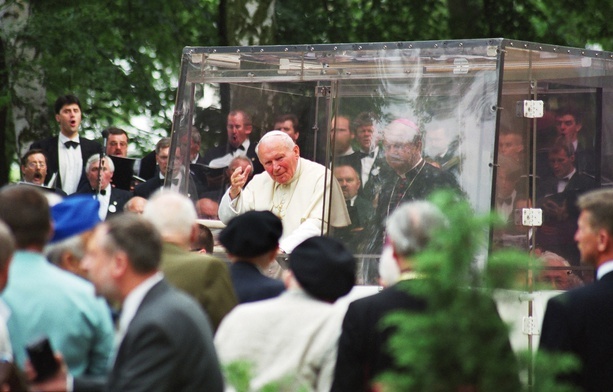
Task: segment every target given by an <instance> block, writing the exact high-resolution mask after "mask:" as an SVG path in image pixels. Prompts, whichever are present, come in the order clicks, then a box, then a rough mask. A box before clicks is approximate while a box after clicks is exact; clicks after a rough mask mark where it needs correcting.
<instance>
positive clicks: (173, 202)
mask: <svg viewBox="0 0 613 392" xmlns="http://www.w3.org/2000/svg"><path fill="white" fill-rule="evenodd" d="M143 217H144V218H146V219H147V220H148V221H149V222H151V223H153V226H155V228H156V229H157V230H158V231H159V232H160V234H161V235H162V238H165V237H168V236H173V237H174V236H178V237H181V239H183V240H184V241H189V239H190V236H191V233H192V227H193V225H194V223H196V219H198V214H197V213H196V207H194V203H193V202H192V201H191V200H190V199H189V198H188V197H187V196H184V195H182V194H180V193H177V192H174V191H168V190H164V189H162V190H159V191H157V192H155V193H154V194H153V196H152V197H151V198H150V199H149V201H147V204H146V205H145V209H144V210H143Z"/></svg>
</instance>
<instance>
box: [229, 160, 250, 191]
mask: <svg viewBox="0 0 613 392" xmlns="http://www.w3.org/2000/svg"><path fill="white" fill-rule="evenodd" d="M250 173H251V166H247V167H246V168H245V171H243V168H242V167H240V166H239V167H237V168H236V169H235V170H234V172H233V173H232V175H231V176H230V199H236V198H237V197H238V195H239V194H240V193H241V191H242V190H243V187H244V186H245V184H246V183H247V179H248V178H249V174H250Z"/></svg>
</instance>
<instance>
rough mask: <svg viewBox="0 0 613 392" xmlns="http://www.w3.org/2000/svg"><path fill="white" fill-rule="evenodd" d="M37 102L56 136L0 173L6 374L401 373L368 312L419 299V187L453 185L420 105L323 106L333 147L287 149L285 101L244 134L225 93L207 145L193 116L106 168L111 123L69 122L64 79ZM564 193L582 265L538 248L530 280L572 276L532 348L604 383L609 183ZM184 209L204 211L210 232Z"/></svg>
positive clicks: (49, 381) (146, 381)
mask: <svg viewBox="0 0 613 392" xmlns="http://www.w3.org/2000/svg"><path fill="white" fill-rule="evenodd" d="M55 112H56V121H57V122H58V124H59V128H60V133H59V135H58V136H54V137H51V138H48V139H45V140H41V141H38V142H35V143H33V144H32V147H31V149H30V150H29V151H28V152H27V153H25V154H24V156H23V157H22V159H21V172H22V182H21V183H20V184H18V185H10V186H6V187H4V188H2V189H0V292H2V294H1V295H0V299H1V303H2V305H3V307H4V308H6V309H5V310H6V311H4V312H2V311H0V315H1V316H2V317H0V319H1V320H2V321H0V355H2V358H5V359H7V360H8V361H9V362H12V363H14V365H15V369H14V372H15V374H21V373H23V374H24V378H25V379H26V381H23V380H22V381H21V385H20V387H19V388H23V389H24V390H41V391H69V390H70V391H75V392H78V391H103V390H105V391H122V390H142V391H152V390H159V391H179V390H180V391H203V390H205V391H222V390H224V389H225V390H228V388H229V384H230V381H231V380H232V378H231V377H229V375H228V372H229V371H230V370H229V369H232V366H233V365H236V364H237V363H239V364H240V363H243V364H246V366H248V368H249V372H248V374H250V375H251V376H250V377H249V380H247V382H248V384H249V387H250V390H260V389H263V388H266V387H267V386H270V385H276V387H277V388H290V390H298V389H299V388H303V389H304V390H308V391H352V392H353V391H369V390H376V389H378V388H382V387H383V386H382V384H381V379H380V376H381V375H383V374H384V373H385V372H386V371H403V370H406V369H399V368H398V367H397V366H396V364H395V362H394V358H393V357H392V356H391V355H390V353H389V351H388V349H387V345H388V342H389V340H390V339H391V335H392V333H393V330H392V329H390V328H381V320H382V319H384V318H385V316H386V315H388V314H390V313H392V312H394V311H397V310H405V311H409V312H417V313H423V312H426V311H427V308H428V298H423V297H420V296H419V295H417V294H414V293H413V294H412V293H411V290H410V287H411V286H412V285H414V283H413V281H414V280H415V279H422V278H424V277H421V276H416V275H415V274H413V273H412V271H413V270H414V269H415V263H418V262H419V261H418V260H419V255H420V253H421V252H423V251H424V250H426V248H427V247H428V246H429V245H430V244H431V243H432V242H434V241H433V240H434V238H436V237H437V236H441V235H445V230H448V228H447V226H446V224H445V222H446V218H445V214H444V212H443V211H441V210H440V209H438V208H437V207H436V206H435V205H434V204H432V203H430V202H427V201H425V199H426V197H427V196H428V195H429V194H430V193H431V192H432V191H434V190H436V189H451V190H453V191H455V192H457V194H458V195H460V197H461V196H462V190H461V187H460V185H459V183H458V172H459V171H460V170H461V156H460V155H459V154H458V152H457V138H449V137H445V136H448V135H441V134H440V132H439V131H440V129H442V128H441V127H443V125H442V124H443V123H441V122H433V123H432V124H431V129H432V132H430V133H428V134H426V136H428V138H426V139H425V138H424V133H423V131H422V129H421V128H420V126H419V125H418V124H417V123H415V122H414V121H412V120H410V119H408V118H397V119H394V120H392V121H391V122H389V124H387V125H386V126H385V127H383V128H382V129H380V130H376V129H375V117H374V115H373V114H371V113H362V114H360V115H358V116H356V117H355V118H354V119H352V118H350V116H348V115H345V114H343V115H341V114H339V115H337V116H336V117H333V118H332V119H331V123H330V124H329V125H330V130H331V132H330V143H331V146H332V150H333V155H332V158H333V159H331V160H329V161H326V162H325V164H322V163H318V162H315V161H312V160H309V159H306V158H305V157H303V156H302V155H301V149H300V142H301V139H300V137H301V132H300V129H299V125H298V119H297V117H296V116H294V115H282V116H279V117H277V118H276V119H275V124H274V130H272V131H269V132H266V133H264V134H263V135H262V136H261V137H260V138H259V139H258V140H252V139H251V137H250V136H251V135H252V133H253V125H252V120H251V116H250V115H249V114H248V113H246V112H245V111H242V110H233V111H231V112H230V113H229V115H228V117H227V144H222V145H220V146H217V147H212V148H210V149H208V150H207V151H206V152H204V153H203V154H202V155H201V142H202V141H201V136H200V133H199V132H198V130H197V129H192V132H191V133H190V134H191V140H189V141H186V143H187V144H188V145H189V149H182V148H179V147H176V149H175V151H171V148H173V146H174V145H173V143H172V140H171V139H170V138H161V139H160V140H159V141H158V142H157V144H156V147H155V150H154V151H153V152H152V153H151V154H148V156H145V157H143V158H142V159H141V160H140V171H139V173H138V174H139V175H138V176H137V177H132V176H130V178H129V180H128V181H127V182H125V181H124V179H122V180H119V179H117V178H115V177H114V173H116V172H117V171H119V169H118V168H119V167H120V166H121V167H122V168H123V169H121V170H122V171H125V170H124V169H125V167H126V166H125V165H126V162H127V163H128V166H127V167H128V169H129V171H131V170H133V166H132V162H131V161H130V160H127V161H126V158H128V146H129V142H130V140H129V137H128V134H127V133H126V132H125V131H123V130H122V129H120V128H116V127H111V128H109V129H107V131H106V132H105V139H104V146H103V145H101V144H98V143H97V142H95V141H91V140H88V139H86V138H84V137H82V136H81V135H79V128H80V123H81V105H80V102H79V100H78V98H76V97H74V96H71V95H67V96H63V97H60V98H58V100H57V101H56V104H55ZM567 133H568V132H567ZM569 134H570V133H569ZM520 136H521V135H520ZM518 137H519V136H518V135H517V134H509V133H503V134H501V136H500V143H501V145H500V146H501V147H500V153H501V154H502V155H504V157H501V159H500V163H501V167H500V169H499V170H498V176H499V177H500V178H499V181H497V184H498V186H499V187H500V188H499V189H498V188H497V194H498V195H501V196H502V195H503V194H505V193H508V195H507V197H508V196H510V197H512V198H513V197H517V198H518V199H519V196H518V195H521V194H522V192H523V191H522V190H521V189H518V188H517V187H516V184H517V182H518V178H519V176H520V174H519V173H521V172H522V170H521V168H520V167H518V166H519V164H520V161H521V158H518V157H519V156H520V155H521V154H522V153H523V150H522V148H520V146H522V145H523V144H522V142H521V140H520V141H519V142H518V141H517V140H516V139H517V138H518ZM571 142H572V141H571ZM424 143H427V145H428V148H424ZM568 145H569V144H568V143H567V144H563V143H562V142H560V143H559V146H560V148H559V149H553V148H552V149H550V150H548V154H549V162H550V163H551V169H552V171H553V172H554V173H557V171H560V172H562V171H564V172H565V174H564V175H565V176H566V175H568V174H569V173H566V172H570V176H571V177H572V176H573V175H574V174H575V171H573V170H572V169H573V168H574V166H573V165H572V162H574V158H573V156H574V154H575V151H576V150H572V151H570V150H568V149H565V148H563V147H564V146H568ZM503 147H504V148H503ZM187 155H189V164H188V165H186V164H185V163H186V162H187ZM171 158H172V159H173V161H171ZM184 158H185V159H184ZM558 161H560V162H558ZM566 161H570V162H571V165H567V166H569V167H564V166H563V164H564V163H566ZM327 164H329V165H330V166H326V165H327ZM130 174H132V173H131V172H130ZM167 176H169V177H170V178H166V177H167ZM555 177H556V178H558V179H559V178H562V174H559V175H558V174H555ZM569 181H570V180H569ZM569 181H567V182H569ZM576 181H578V180H576ZM587 182H588V180H587V179H585V183H586V184H587ZM22 184H31V185H32V186H23V185H22ZM505 186H507V188H508V189H504V187H505ZM556 186H557V187H558V188H555V186H554V185H552V186H551V187H552V188H551V189H553V190H552V191H550V192H552V193H556V192H557V191H556V189H559V187H560V186H561V185H556ZM590 187H591V188H593V187H595V185H594V184H591V183H590V185H589V186H588V185H586V187H585V188H586V189H588V188H590ZM554 188H555V189H554ZM591 188H590V189H591ZM542 189H543V190H544V189H549V188H546V186H545V182H543V185H542ZM543 192H545V191H543ZM547 195H549V194H547ZM547 195H545V194H543V197H545V196H547ZM578 200H579V203H578V208H577V211H578V212H577V216H578V217H579V223H578V230H577V232H576V234H574V240H576V241H577V243H578V245H579V246H578V251H577V253H578V254H579V255H580V258H581V260H583V261H584V262H586V263H588V264H589V265H591V266H593V267H594V268H595V269H596V270H597V271H598V275H597V277H598V281H597V282H596V283H593V284H591V285H584V282H583V280H581V279H579V277H577V276H576V275H575V274H573V273H572V270H571V265H570V264H569V263H568V261H567V260H566V259H565V258H564V257H562V256H560V255H558V254H556V253H553V252H549V251H547V252H543V253H542V254H540V257H541V259H542V260H543V263H544V265H548V266H552V268H553V271H554V272H551V271H549V273H543V274H542V275H541V276H540V281H541V282H543V283H545V284H551V285H552V287H553V288H556V289H562V290H568V289H571V288H573V287H581V286H583V287H581V288H578V289H577V290H574V291H570V292H568V293H567V294H564V296H563V297H560V298H555V299H553V300H552V301H551V302H550V306H549V307H548V310H547V313H546V315H545V322H544V323H543V337H542V339H541V340H542V344H541V346H542V349H543V350H548V351H552V352H558V351H563V352H571V353H574V354H576V355H577V356H578V357H579V359H580V360H581V361H583V363H585V364H589V366H587V368H583V370H580V371H578V372H577V373H572V374H570V375H569V376H568V377H569V378H570V379H571V380H572V381H573V382H574V383H575V384H577V385H579V386H583V387H584V388H586V390H590V391H591V390H606V389H608V388H610V387H611V386H613V381H611V380H609V379H608V378H609V375H608V374H609V372H607V371H606V370H607V369H608V368H609V366H610V364H609V362H610V361H609V360H608V359H607V358H606V357H605V356H603V355H602V354H603V352H605V351H606V350H602V349H601V348H602V347H611V346H613V345H612V344H611V343H610V342H609V341H608V340H607V339H606V338H601V337H598V338H597V337H595V336H592V335H591V334H590V333H589V330H591V329H595V330H596V329H599V328H601V329H604V328H605V326H606V325H607V323H608V318H607V317H608V316H602V317H600V316H597V315H599V314H603V313H606V306H608V302H607V300H606V299H605V297H606V293H607V290H608V286H607V284H608V283H607V282H608V278H607V277H608V276H609V275H611V274H610V273H608V271H610V270H611V267H610V264H611V263H612V261H611V260H612V257H611V256H612V255H611V247H613V240H611V238H613V237H612V236H613V234H612V233H613V226H612V225H613V223H612V222H613V206H609V204H610V200H613V194H611V191H610V190H603V191H597V192H590V193H587V194H585V195H582V196H579V197H578ZM497 206H498V205H497ZM498 207H499V208H498V210H499V212H500V213H501V214H502V213H506V214H507V215H508V214H510V213H511V209H510V208H507V209H504V208H503V207H502V205H500V206H498ZM579 214H580V215H579ZM203 218H204V219H208V220H210V219H215V220H216V219H219V220H221V222H223V226H224V228H223V229H221V230H220V231H219V232H218V233H216V235H213V233H212V231H211V230H210V229H209V228H208V227H207V222H208V220H204V219H203ZM214 243H217V244H218V245H219V246H220V247H221V248H222V249H223V251H224V252H225V254H226V256H225V259H226V262H224V261H223V260H222V259H220V258H219V257H216V256H215V255H213V250H214ZM384 244H385V245H384ZM382 252H384V256H381V262H380V263H377V264H376V265H377V271H376V274H375V275H376V277H377V278H381V279H380V280H377V281H376V282H377V283H378V284H380V285H381V286H383V290H382V291H381V292H380V293H377V294H374V295H368V296H366V297H365V298H361V299H355V298H356V297H358V296H359V297H361V296H364V295H366V294H364V293H361V294H356V291H355V290H354V285H355V284H356V281H357V282H360V280H359V279H358V280H356V277H357V276H358V269H359V267H360V265H359V262H358V260H356V258H355V256H354V255H355V254H357V253H368V254H371V255H376V256H377V257H379V256H380V255H381V254H382ZM546 271H547V270H546ZM558 272H559V273H558ZM371 282H372V281H369V282H368V283H371ZM369 294H370V293H369ZM576 313H581V314H582V316H583V317H582V318H581V320H577V319H576V318H575V317H573V316H571V315H570V314H576ZM489 316H491V317H493V318H494V319H496V320H499V317H498V315H497V314H496V313H495V312H493V313H492V315H489ZM560 331H562V332H560ZM586 331H587V332H586ZM602 334H606V332H602ZM41 337H44V338H47V339H48V341H49V343H50V345H51V347H52V349H53V350H54V353H55V354H54V361H55V362H56V363H58V364H59V366H58V367H57V369H56V370H54V371H52V374H51V375H50V376H49V377H47V378H40V377H38V376H39V372H41V371H42V369H41V368H39V367H37V366H38V363H37V362H36V361H33V360H32V359H31V358H29V355H28V350H27V347H28V346H29V345H30V344H31V343H32V342H34V341H39V340H40V338H41ZM416 338H417V337H416ZM489 338H493V337H489ZM483 344H488V337H484V341H483ZM599 348H600V349H599ZM509 350H510V346H509ZM503 354H504V355H503ZM507 354H509V352H505V353H502V354H501V355H503V356H504V357H505V358H507V359H508V358H510V356H509V355H507ZM508 371H509V378H508V380H510V381H509V382H508V384H507V385H506V386H505V387H504V388H502V387H501V390H516V389H514V388H518V385H519V375H518V374H516V373H514V372H515V371H516V368H515V367H514V366H509V368H508ZM605 373H606V374H605ZM5 382H6V383H7V384H6V385H8V381H5ZM603 387H604V389H603ZM13 388H16V387H13ZM15 390H17V389H15Z"/></svg>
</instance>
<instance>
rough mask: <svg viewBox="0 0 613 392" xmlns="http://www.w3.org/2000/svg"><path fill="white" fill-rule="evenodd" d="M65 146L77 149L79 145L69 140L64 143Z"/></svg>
mask: <svg viewBox="0 0 613 392" xmlns="http://www.w3.org/2000/svg"><path fill="white" fill-rule="evenodd" d="M64 145H65V146H66V148H77V147H78V146H79V143H77V142H73V141H72V140H69V141H67V142H64Z"/></svg>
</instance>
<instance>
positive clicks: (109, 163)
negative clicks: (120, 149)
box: [85, 154, 115, 173]
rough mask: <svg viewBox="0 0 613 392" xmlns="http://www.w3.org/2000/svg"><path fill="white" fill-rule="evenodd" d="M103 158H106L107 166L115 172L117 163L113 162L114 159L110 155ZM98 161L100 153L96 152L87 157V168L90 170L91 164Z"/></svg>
mask: <svg viewBox="0 0 613 392" xmlns="http://www.w3.org/2000/svg"><path fill="white" fill-rule="evenodd" d="M102 159H104V164H105V165H106V167H108V168H109V170H110V171H111V173H114V172H115V164H114V163H113V160H112V159H111V158H109V157H108V156H105V157H104V158H102ZM98 161H100V154H94V155H92V156H91V157H89V158H88V159H87V163H86V164H85V168H86V169H87V171H89V169H90V166H91V165H93V164H94V163H96V162H98Z"/></svg>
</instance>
